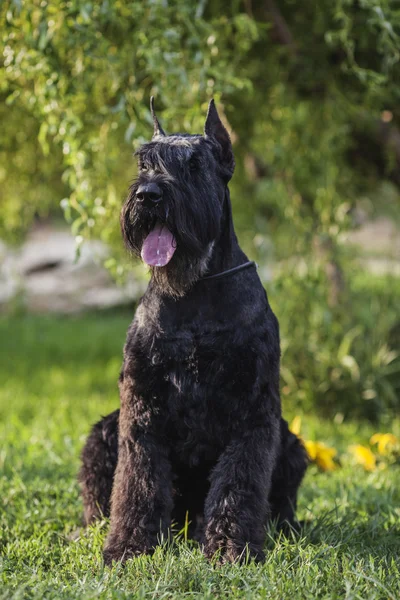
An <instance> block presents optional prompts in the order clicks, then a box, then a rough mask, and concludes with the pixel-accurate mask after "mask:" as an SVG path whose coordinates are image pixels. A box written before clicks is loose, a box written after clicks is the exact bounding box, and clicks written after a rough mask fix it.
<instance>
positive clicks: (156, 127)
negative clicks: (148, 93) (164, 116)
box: [150, 96, 165, 138]
mask: <svg viewBox="0 0 400 600" xmlns="http://www.w3.org/2000/svg"><path fill="white" fill-rule="evenodd" d="M150 111H151V116H152V117H153V123H154V133H153V138H154V137H156V136H157V135H161V136H165V131H164V130H163V128H162V127H161V125H160V123H159V122H158V119H157V116H156V112H155V110H154V96H152V97H151V98H150Z"/></svg>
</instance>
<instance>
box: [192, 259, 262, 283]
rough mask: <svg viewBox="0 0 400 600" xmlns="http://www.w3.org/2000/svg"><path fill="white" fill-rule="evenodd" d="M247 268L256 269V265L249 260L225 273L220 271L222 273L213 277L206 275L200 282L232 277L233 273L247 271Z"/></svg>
mask: <svg viewBox="0 0 400 600" xmlns="http://www.w3.org/2000/svg"><path fill="white" fill-rule="evenodd" d="M249 267H255V268H256V269H257V268H258V265H257V263H256V262H254V260H249V261H248V262H245V263H243V264H242V265H239V266H237V267H233V268H232V269H227V270H226V271H222V273H216V274H215V275H206V276H205V277H202V278H201V279H200V281H204V280H206V279H220V278H221V277H227V276H228V275H233V273H237V272H238V271H243V270H244V269H248V268H249Z"/></svg>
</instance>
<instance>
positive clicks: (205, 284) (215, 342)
mask: <svg viewBox="0 0 400 600" xmlns="http://www.w3.org/2000/svg"><path fill="white" fill-rule="evenodd" d="M151 111H152V116H153V121H154V135H153V138H152V140H151V142H149V143H146V144H144V145H143V146H142V147H141V148H140V149H139V151H138V152H137V155H138V161H139V174H138V177H137V179H136V181H135V182H134V183H133V185H132V186H131V188H130V193H129V195H128V198H127V200H126V202H125V204H124V206H123V208H122V213H121V227H122V234H123V237H124V240H125V243H126V245H127V247H128V248H129V250H131V251H132V252H133V253H134V254H135V255H137V256H140V257H141V258H142V260H143V261H144V262H145V263H146V264H147V265H149V266H150V271H151V279H150V283H149V286H148V288H147V291H146V293H145V294H144V296H143V298H142V299H141V301H140V303H139V305H138V308H137V310H136V315H135V317H134V319H133V322H132V324H131V326H130V327H129V330H128V335H127V340H126V344H125V349H124V360H123V366H122V371H121V375H120V378H119V389H120V397H121V407H120V410H119V411H115V412H114V413H112V414H110V415H108V416H107V417H105V418H103V419H102V420H101V421H100V422H99V423H97V424H96V425H95V426H94V427H93V430H92V432H91V434H90V436H89V438H88V440H87V443H86V445H85V448H84V450H83V453H82V462H83V464H82V467H81V471H80V482H81V486H82V494H83V501H84V506H85V513H84V515H85V521H86V523H90V522H92V521H93V520H94V519H96V518H98V517H99V516H101V515H106V516H107V515H109V514H110V515H111V525H110V532H109V534H108V538H107V541H106V544H105V550H104V559H105V562H106V563H107V564H110V563H112V561H119V560H126V559H128V558H130V557H133V556H136V555H139V554H142V553H150V552H152V551H153V550H154V548H155V546H156V545H157V543H158V542H159V541H160V539H161V538H162V536H166V535H167V534H168V531H169V529H170V527H171V523H176V524H177V525H178V526H182V525H183V524H184V522H185V518H186V516H187V511H188V515H189V520H190V528H189V533H190V534H191V535H193V537H195V538H196V539H198V540H199V541H200V543H201V546H202V549H203V552H204V554H205V555H206V556H207V557H212V556H213V555H215V554H216V553H217V556H219V559H220V560H223V561H236V560H238V559H242V558H243V557H246V556H247V557H249V556H250V557H253V558H255V559H258V560H261V559H262V558H263V556H264V555H263V544H264V540H265V535H266V533H265V532H266V525H267V522H268V520H269V519H270V520H275V521H276V523H277V524H278V526H284V525H285V524H289V526H290V525H293V524H294V523H295V516H294V510H295V507H296V496H297V490H298V487H299V485H300V482H301V480H302V477H303V475H304V472H305V469H306V465H307V458H306V453H305V450H304V448H303V447H302V445H301V444H300V442H299V440H298V439H297V437H296V436H295V435H293V434H292V433H290V431H289V430H288V426H287V423H286V421H284V420H283V419H282V417H281V403H280V397H279V358H280V348H279V329H278V322H277V319H276V317H275V315H274V313H273V312H272V310H271V307H270V306H269V304H268V299H267V295H266V293H265V291H264V289H263V287H262V285H261V282H260V279H259V277H258V274H257V270H256V265H255V263H253V262H249V260H248V258H247V256H246V255H245V254H244V252H243V251H242V250H241V249H240V247H239V244H238V241H237V238H236V235H235V231H234V227H233V222H232V215H231V203H230V198H229V190H228V187H227V186H228V182H229V180H230V179H231V177H232V175H233V171H234V167H235V161H234V157H233V151H232V146H231V141H230V138H229V135H228V132H227V131H226V129H225V127H224V125H223V124H222V122H221V120H220V118H219V116H218V113H217V110H216V108H215V105H214V101H211V102H210V105H209V109H208V114H207V119H206V123H205V129H204V135H188V134H173V135H166V134H165V133H164V131H163V129H162V128H161V126H160V124H159V122H158V119H157V117H156V115H155V112H154V106H153V99H152V101H151Z"/></svg>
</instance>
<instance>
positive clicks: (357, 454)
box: [348, 444, 376, 471]
mask: <svg viewBox="0 0 400 600" xmlns="http://www.w3.org/2000/svg"><path fill="white" fill-rule="evenodd" d="M348 450H349V452H350V453H351V454H352V455H353V457H354V459H355V461H356V463H357V464H358V465H362V466H363V467H364V469H365V470H366V471H373V470H374V469H375V467H376V458H375V456H374V454H373V453H372V452H371V450H370V449H369V448H367V447H366V446H362V445H361V444H355V445H354V446H349V448H348Z"/></svg>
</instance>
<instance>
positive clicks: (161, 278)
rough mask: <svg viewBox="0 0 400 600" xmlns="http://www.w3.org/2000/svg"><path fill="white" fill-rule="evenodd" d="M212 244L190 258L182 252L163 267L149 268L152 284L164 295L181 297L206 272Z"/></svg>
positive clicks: (176, 254) (177, 253)
mask: <svg viewBox="0 0 400 600" xmlns="http://www.w3.org/2000/svg"><path fill="white" fill-rule="evenodd" d="M213 247H214V242H210V244H209V245H208V247H207V248H206V250H205V252H204V253H203V254H202V255H201V256H199V257H196V258H191V257H189V256H188V255H187V254H184V253H183V252H178V251H177V252H176V253H175V254H174V256H173V258H172V260H171V261H170V262H169V263H168V264H167V265H166V266H164V267H151V272H152V280H153V282H154V284H155V285H156V286H157V287H158V288H159V289H160V290H161V291H162V292H163V293H164V294H166V295H168V296H173V297H175V298H179V297H182V296H184V295H185V294H186V292H187V291H188V290H189V289H190V288H191V287H192V286H193V285H194V284H195V283H196V281H198V280H199V279H200V278H201V277H202V275H204V273H205V272H206V271H207V266H208V264H209V262H210V259H211V256H212V251H213Z"/></svg>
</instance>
